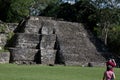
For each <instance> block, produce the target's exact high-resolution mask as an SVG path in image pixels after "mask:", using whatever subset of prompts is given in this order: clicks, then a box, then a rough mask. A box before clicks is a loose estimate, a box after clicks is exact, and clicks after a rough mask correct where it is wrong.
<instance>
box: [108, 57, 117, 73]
mask: <svg viewBox="0 0 120 80" xmlns="http://www.w3.org/2000/svg"><path fill="white" fill-rule="evenodd" d="M106 66H107V68H108V66H111V67H112V68H111V69H110V70H111V71H113V67H115V66H116V62H115V60H114V59H109V60H108V61H107V62H106Z"/></svg>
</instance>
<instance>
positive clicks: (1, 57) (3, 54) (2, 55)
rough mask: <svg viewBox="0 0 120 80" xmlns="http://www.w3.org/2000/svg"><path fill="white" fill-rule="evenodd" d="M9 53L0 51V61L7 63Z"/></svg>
mask: <svg viewBox="0 0 120 80" xmlns="http://www.w3.org/2000/svg"><path fill="white" fill-rule="evenodd" d="M9 60H10V53H9V52H0V63H9Z"/></svg>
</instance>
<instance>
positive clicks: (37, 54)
mask: <svg viewBox="0 0 120 80" xmlns="http://www.w3.org/2000/svg"><path fill="white" fill-rule="evenodd" d="M9 51H10V54H11V59H10V61H11V62H12V63H18V64H21V63H28V62H34V63H41V64H54V62H55V56H56V50H52V49H41V50H39V49H28V48H9Z"/></svg>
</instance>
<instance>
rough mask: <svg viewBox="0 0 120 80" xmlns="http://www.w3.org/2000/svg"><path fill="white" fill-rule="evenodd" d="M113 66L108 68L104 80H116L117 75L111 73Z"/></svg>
mask: <svg viewBox="0 0 120 80" xmlns="http://www.w3.org/2000/svg"><path fill="white" fill-rule="evenodd" d="M111 69H112V66H110V65H109V66H108V67H107V70H106V71H105V72H104V75H103V80H114V79H115V73H114V72H113V71H111Z"/></svg>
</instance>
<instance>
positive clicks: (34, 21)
mask: <svg viewBox="0 0 120 80" xmlns="http://www.w3.org/2000/svg"><path fill="white" fill-rule="evenodd" d="M24 32H25V33H39V34H53V33H54V23H53V22H52V21H51V20H45V19H42V18H38V17H31V18H30V19H29V20H27V22H26V26H25V28H24Z"/></svg>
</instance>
